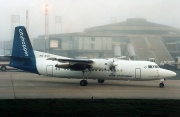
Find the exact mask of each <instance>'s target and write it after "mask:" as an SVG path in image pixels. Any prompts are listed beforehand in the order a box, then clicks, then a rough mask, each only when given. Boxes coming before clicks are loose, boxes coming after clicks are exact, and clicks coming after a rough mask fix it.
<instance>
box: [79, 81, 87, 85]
mask: <svg viewBox="0 0 180 117" xmlns="http://www.w3.org/2000/svg"><path fill="white" fill-rule="evenodd" d="M87 84H88V82H87V80H81V81H80V85H81V86H87Z"/></svg>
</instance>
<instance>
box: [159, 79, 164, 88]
mask: <svg viewBox="0 0 180 117" xmlns="http://www.w3.org/2000/svg"><path fill="white" fill-rule="evenodd" d="M164 81H165V79H161V80H160V82H161V83H160V84H159V87H160V88H163V87H164V83H163V82H164Z"/></svg>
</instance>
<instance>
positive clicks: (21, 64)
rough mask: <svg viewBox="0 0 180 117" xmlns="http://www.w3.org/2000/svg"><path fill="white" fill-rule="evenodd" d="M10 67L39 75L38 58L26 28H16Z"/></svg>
mask: <svg viewBox="0 0 180 117" xmlns="http://www.w3.org/2000/svg"><path fill="white" fill-rule="evenodd" d="M10 58H11V60H10V64H9V66H12V67H15V68H18V69H22V70H26V71H29V72H33V73H38V72H37V68H36V58H35V55H34V51H33V48H32V45H31V42H30V40H29V37H28V34H27V32H26V29H25V27H24V26H18V27H16V28H15V33H14V40H13V48H12V56H11V57H10Z"/></svg>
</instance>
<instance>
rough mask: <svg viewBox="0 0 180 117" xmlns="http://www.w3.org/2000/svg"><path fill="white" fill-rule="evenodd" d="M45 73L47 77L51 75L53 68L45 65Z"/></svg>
mask: <svg viewBox="0 0 180 117" xmlns="http://www.w3.org/2000/svg"><path fill="white" fill-rule="evenodd" d="M46 73H47V75H53V66H52V65H47V67H46Z"/></svg>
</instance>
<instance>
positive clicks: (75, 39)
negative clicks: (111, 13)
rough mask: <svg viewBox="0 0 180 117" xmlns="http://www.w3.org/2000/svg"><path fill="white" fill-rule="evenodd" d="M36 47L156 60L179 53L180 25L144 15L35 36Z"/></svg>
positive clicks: (66, 53) (65, 52)
mask: <svg viewBox="0 0 180 117" xmlns="http://www.w3.org/2000/svg"><path fill="white" fill-rule="evenodd" d="M33 47H34V49H35V50H39V51H46V52H49V53H52V54H57V55H61V56H67V57H72V58H75V57H88V58H107V57H111V58H112V57H118V56H128V57H130V58H131V59H136V60H148V59H149V58H155V60H156V63H158V64H159V63H160V62H161V61H173V60H174V58H175V57H177V56H180V29H176V28H173V27H170V26H165V25H161V24H156V23H152V22H149V21H147V20H146V19H141V18H132V19H127V20H126V21H124V22H119V23H113V24H108V25H104V26H97V27H91V28H87V29H85V30H84V32H80V33H63V34H51V35H49V38H48V39H46V40H45V39H44V35H40V36H38V38H37V39H34V40H33Z"/></svg>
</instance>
